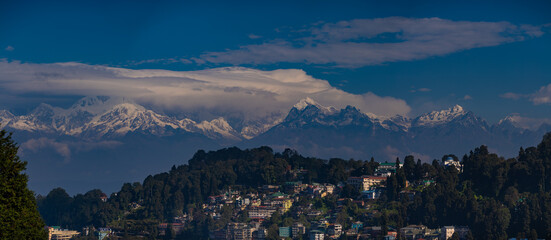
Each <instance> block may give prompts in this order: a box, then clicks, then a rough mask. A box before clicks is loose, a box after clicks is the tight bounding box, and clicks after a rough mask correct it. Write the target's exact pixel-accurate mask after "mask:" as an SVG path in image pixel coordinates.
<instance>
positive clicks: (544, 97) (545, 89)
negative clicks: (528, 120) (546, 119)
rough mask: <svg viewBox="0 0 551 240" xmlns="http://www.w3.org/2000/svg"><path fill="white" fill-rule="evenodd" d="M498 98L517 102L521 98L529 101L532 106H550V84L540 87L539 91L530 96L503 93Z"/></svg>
mask: <svg viewBox="0 0 551 240" xmlns="http://www.w3.org/2000/svg"><path fill="white" fill-rule="evenodd" d="M500 97H502V98H506V99H513V100H518V99H521V98H527V99H529V100H530V101H531V102H532V103H534V105H541V104H551V84H549V85H546V86H542V87H540V89H539V90H538V91H536V92H534V93H531V94H519V93H512V92H508V93H504V94H501V95H500Z"/></svg>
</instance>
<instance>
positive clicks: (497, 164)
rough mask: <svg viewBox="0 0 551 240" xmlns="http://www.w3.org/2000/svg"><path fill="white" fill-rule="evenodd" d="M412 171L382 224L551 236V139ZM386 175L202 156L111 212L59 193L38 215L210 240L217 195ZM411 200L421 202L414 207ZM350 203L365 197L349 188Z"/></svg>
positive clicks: (256, 153)
mask: <svg viewBox="0 0 551 240" xmlns="http://www.w3.org/2000/svg"><path fill="white" fill-rule="evenodd" d="M446 157H448V156H444V157H443V158H442V160H444V159H445V158H446ZM453 157H455V156H453ZM398 161H399V160H398ZM403 163H404V165H403V167H402V168H399V169H398V170H397V171H396V173H395V174H393V175H392V176H391V177H389V178H388V180H387V189H386V191H385V194H384V196H383V197H381V198H380V199H379V200H378V202H377V203H376V204H377V205H380V206H381V209H382V211H381V214H379V215H376V219H375V220H374V221H373V223H374V224H381V225H384V226H385V227H386V226H387V225H388V226H393V227H398V228H399V227H403V226H406V225H408V224H424V225H427V226H428V227H430V228H437V227H441V226H444V225H467V226H469V227H470V228H471V230H472V233H473V235H474V237H475V239H506V238H507V237H522V238H533V237H537V236H539V237H540V238H541V237H548V233H550V232H551V195H550V192H551V191H549V190H550V188H551V133H548V134H546V135H545V136H544V138H543V141H542V142H541V143H540V144H539V145H538V146H537V147H530V148H527V149H521V150H520V152H519V156H518V157H516V158H512V159H504V158H502V157H499V156H497V155H496V154H492V153H489V152H488V149H487V147H485V146H481V147H479V148H477V149H475V150H474V151H472V152H470V153H469V154H468V155H465V156H464V157H463V158H462V164H463V171H462V172H459V171H457V170H456V169H455V168H444V167H442V165H441V164H440V163H441V162H440V161H437V160H435V161H433V163H432V164H428V163H421V161H419V160H417V161H415V158H414V157H413V156H407V157H406V158H404V159H403ZM378 165H379V164H378V163H377V162H375V161H374V160H373V159H371V160H370V161H360V160H343V159H338V158H333V159H330V160H323V159H318V158H310V157H303V156H301V155H299V154H298V153H297V152H295V151H293V150H289V149H287V150H285V151H284V152H282V153H274V152H273V150H272V149H270V148H268V147H260V148H255V149H250V150H240V149H238V148H226V149H222V150H218V151H211V152H205V151H202V150H200V151H198V152H197V153H196V154H195V155H194V156H193V158H192V159H190V160H189V162H188V164H184V165H180V166H173V167H172V169H171V170H170V171H169V172H167V173H161V174H157V175H154V176H148V177H147V178H146V179H145V180H144V182H143V183H133V184H130V183H126V184H124V185H123V186H122V188H121V190H120V191H119V192H117V193H115V194H112V195H111V196H110V197H109V200H108V201H107V202H103V201H101V199H100V195H101V192H100V191H99V190H93V191H90V192H88V193H86V194H79V195H76V196H74V197H70V196H69V195H68V194H67V193H66V192H65V191H64V190H63V189H54V190H52V191H51V192H50V193H49V194H48V195H47V196H45V197H42V196H39V197H38V206H39V210H40V213H41V214H42V216H43V218H44V220H45V222H46V224H47V225H60V226H63V227H68V228H73V229H80V228H82V227H86V226H95V227H102V226H112V227H113V226H114V227H117V228H119V229H124V231H129V232H130V231H131V230H132V229H134V230H135V228H138V229H141V231H143V232H146V233H147V234H149V235H151V236H155V235H156V234H157V233H156V231H157V227H156V224H157V223H159V222H166V221H170V220H171V219H172V218H173V217H175V216H179V215H182V214H183V213H189V214H191V215H193V217H194V220H193V221H192V223H191V224H189V226H188V231H187V232H186V234H185V236H186V237H188V238H193V239H202V238H205V237H206V236H208V231H209V230H212V228H213V227H214V226H215V225H217V224H216V223H215V222H214V221H213V220H212V219H211V218H209V217H207V216H206V215H203V214H202V213H201V211H199V210H198V209H200V204H202V203H204V202H205V201H206V200H207V197H208V196H210V195H217V194H219V193H221V192H222V191H223V190H227V189H228V188H230V187H231V188H232V189H241V190H246V191H251V192H254V191H256V189H257V187H259V186H262V185H265V184H273V185H281V184H284V183H285V182H286V181H293V180H296V179H297V172H300V174H301V176H302V178H301V179H302V181H303V182H306V183H311V182H319V183H333V184H337V183H340V182H346V179H347V178H348V177H349V176H361V175H369V174H373V172H374V170H375V169H376V168H377V166H378ZM299 170H302V171H299ZM422 180H434V182H435V183H433V184H431V185H429V186H428V187H425V188H423V189H421V190H419V189H417V190H416V189H412V186H407V185H408V184H407V183H410V185H411V183H415V182H419V181H422ZM404 190H405V191H404ZM407 191H413V192H415V193H416V194H415V195H414V196H413V197H412V198H409V197H404V196H407V195H405V194H404V193H406V194H407ZM341 194H344V195H346V196H351V197H354V196H355V195H357V194H358V193H357V192H353V191H351V189H350V188H349V187H345V188H344V189H343V191H341ZM135 204H139V205H141V206H142V207H139V208H135ZM134 230H132V231H134Z"/></svg>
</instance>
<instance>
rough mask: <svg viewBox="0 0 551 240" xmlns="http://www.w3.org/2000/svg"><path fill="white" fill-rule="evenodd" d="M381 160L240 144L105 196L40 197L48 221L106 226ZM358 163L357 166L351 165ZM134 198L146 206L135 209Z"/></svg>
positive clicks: (332, 176) (337, 177) (369, 169)
mask: <svg viewBox="0 0 551 240" xmlns="http://www.w3.org/2000/svg"><path fill="white" fill-rule="evenodd" d="M377 166H378V163H377V162H375V161H374V160H371V161H368V162H364V161H359V160H358V161H356V160H343V159H338V158H334V159H330V160H328V161H327V160H322V159H318V158H309V157H303V156H301V155H299V154H298V153H297V152H296V151H293V150H289V149H287V150H285V151H284V152H282V153H274V152H273V150H272V149H271V148H269V147H260V148H255V149H250V150H240V149H238V148H236V147H233V148H226V149H222V150H218V151H211V152H208V153H207V152H205V151H203V150H199V151H198V152H197V153H195V155H194V156H193V157H192V158H191V159H190V160H189V162H188V164H184V165H180V166H177V167H176V166H173V167H172V169H171V170H170V171H169V172H166V173H161V174H157V175H154V176H148V177H147V178H146V179H145V180H144V182H143V183H141V184H140V183H137V182H136V183H133V184H130V183H126V184H124V185H123V186H122V188H121V190H120V191H119V192H117V193H115V194H112V195H111V196H110V197H109V201H107V202H105V203H104V202H102V201H101V200H100V198H99V195H100V194H101V191H99V190H92V191H90V192H87V193H86V194H78V195H76V196H75V197H70V196H69V195H68V194H67V193H66V192H65V190H63V189H61V188H57V189H54V190H52V191H51V192H50V193H49V194H48V195H47V196H39V197H38V206H39V209H40V212H41V214H42V216H43V218H44V220H45V221H46V223H47V224H48V225H59V226H64V227H69V228H74V229H80V228H82V227H85V226H90V225H93V226H105V225H107V224H108V223H109V222H110V221H111V220H113V219H118V218H119V217H121V216H125V217H126V218H127V219H156V220H159V221H169V220H171V219H172V218H173V217H175V216H179V215H182V213H183V212H189V211H190V210H192V209H194V208H197V207H198V206H200V205H201V204H202V203H204V202H205V201H206V199H207V197H208V196H211V195H217V194H220V193H221V192H222V190H226V189H228V188H229V187H233V188H245V189H249V190H251V191H254V190H255V189H256V188H257V187H260V186H263V185H267V184H273V185H281V184H284V183H285V182H286V181H292V180H296V176H295V175H294V174H293V171H290V170H291V169H296V170H298V169H304V170H307V171H305V172H306V173H304V175H303V181H304V182H307V183H311V182H322V183H323V182H328V183H334V184H336V183H339V182H341V181H346V179H347V178H348V176H350V174H353V175H362V174H372V173H373V172H374V170H375V168H376V167H377ZM351 169H353V171H352V172H350V171H349V170H351ZM131 203H139V204H140V205H141V206H143V207H142V208H140V210H139V211H137V212H134V211H133V212H132V214H131V215H124V214H125V213H127V212H130V211H131V208H132V206H131Z"/></svg>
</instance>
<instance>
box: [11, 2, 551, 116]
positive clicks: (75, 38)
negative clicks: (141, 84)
mask: <svg viewBox="0 0 551 240" xmlns="http://www.w3.org/2000/svg"><path fill="white" fill-rule="evenodd" d="M259 2H262V1H243V2H239V3H234V2H231V3H230V2H228V1H221V2H216V1H202V2H201V3H189V1H178V2H177V1H174V2H168V1H159V2H153V1H147V2H146V1H143V2H139V1H117V2H116V3H113V1H66V2H61V1H59V2H56V3H52V2H49V1H42V2H29V1H2V2H1V3H0V58H2V59H4V60H3V61H4V64H7V66H6V68H3V69H10V68H12V67H13V64H20V63H24V64H27V63H28V64H35V65H33V66H34V67H41V66H49V65H47V64H50V63H60V62H77V63H83V64H86V65H102V66H110V67H120V68H128V69H167V70H173V71H190V70H204V69H211V68H217V67H226V66H242V67H247V68H253V69H258V70H276V69H291V68H292V69H302V70H304V71H305V73H306V74H307V75H310V76H312V77H314V78H316V79H322V80H327V81H328V82H329V84H330V85H331V86H333V87H335V88H337V89H339V90H342V91H344V92H346V93H350V94H357V95H362V94H366V93H373V94H375V95H377V96H380V97H381V98H385V97H390V98H392V99H393V100H395V99H399V100H403V101H405V103H406V104H407V105H408V106H409V107H410V109H409V111H408V113H409V115H410V116H415V115H417V114H419V113H422V112H426V111H431V110H438V109H442V108H448V107H450V106H452V105H454V104H460V105H462V106H464V107H465V108H467V109H469V110H472V111H474V112H475V113H476V114H478V115H480V116H482V117H484V118H486V119H487V120H489V121H490V122H496V121H498V120H499V119H501V118H503V117H505V116H507V115H509V114H513V113H516V114H519V115H520V116H523V117H526V118H539V119H549V118H551V85H550V84H551V57H549V56H551V25H550V24H551V14H549V13H550V12H551V2H549V1H516V2H512V1H494V2H491V1H486V2H484V3H480V2H479V1H457V2H452V1H421V2H418V1H416V2H415V3H413V1H384V2H385V3H380V2H381V1H303V2H300V3H297V2H296V1H273V2H262V3H259ZM0 69H2V68H0ZM73 70H74V69H73ZM73 70H71V71H73ZM64 71H66V70H64ZM10 76H12V75H10ZM13 79H17V76H15V75H13ZM0 80H1V79H0ZM6 82H7V80H5V81H0V90H3V92H4V94H3V95H4V96H0V100H2V103H0V106H1V107H3V108H8V109H11V110H12V111H15V112H17V111H20V112H22V111H24V110H26V109H30V108H32V107H33V106H36V104H38V102H40V101H46V102H48V101H49V102H50V103H54V104H55V103H57V104H61V105H63V104H65V105H66V104H69V103H70V102H72V101H73V100H74V98H76V97H78V96H79V95H81V92H79V91H76V90H75V94H68V93H67V91H64V92H62V93H61V92H56V91H44V92H41V91H38V90H34V91H25V90H24V89H23V88H22V87H14V84H13V83H9V84H7V83H6ZM93 93H96V92H93ZM99 93H101V92H99ZM364 100H365V101H368V98H364Z"/></svg>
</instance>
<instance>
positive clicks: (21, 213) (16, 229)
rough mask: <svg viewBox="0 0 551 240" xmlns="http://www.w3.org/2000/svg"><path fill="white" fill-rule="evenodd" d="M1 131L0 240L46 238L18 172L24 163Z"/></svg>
mask: <svg viewBox="0 0 551 240" xmlns="http://www.w3.org/2000/svg"><path fill="white" fill-rule="evenodd" d="M17 151H18V147H17V146H16V144H15V143H14V141H13V140H12V138H11V134H8V133H7V132H6V131H5V130H2V131H0V239H46V238H47V232H46V231H45V229H44V222H43V221H42V218H40V214H39V213H38V210H37V207H36V199H35V197H34V194H33V192H32V191H30V190H29V189H28V188H27V181H28V177H27V175H26V174H24V173H22V171H24V170H25V169H26V166H27V162H25V161H21V160H20V159H19V157H18V156H17Z"/></svg>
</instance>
